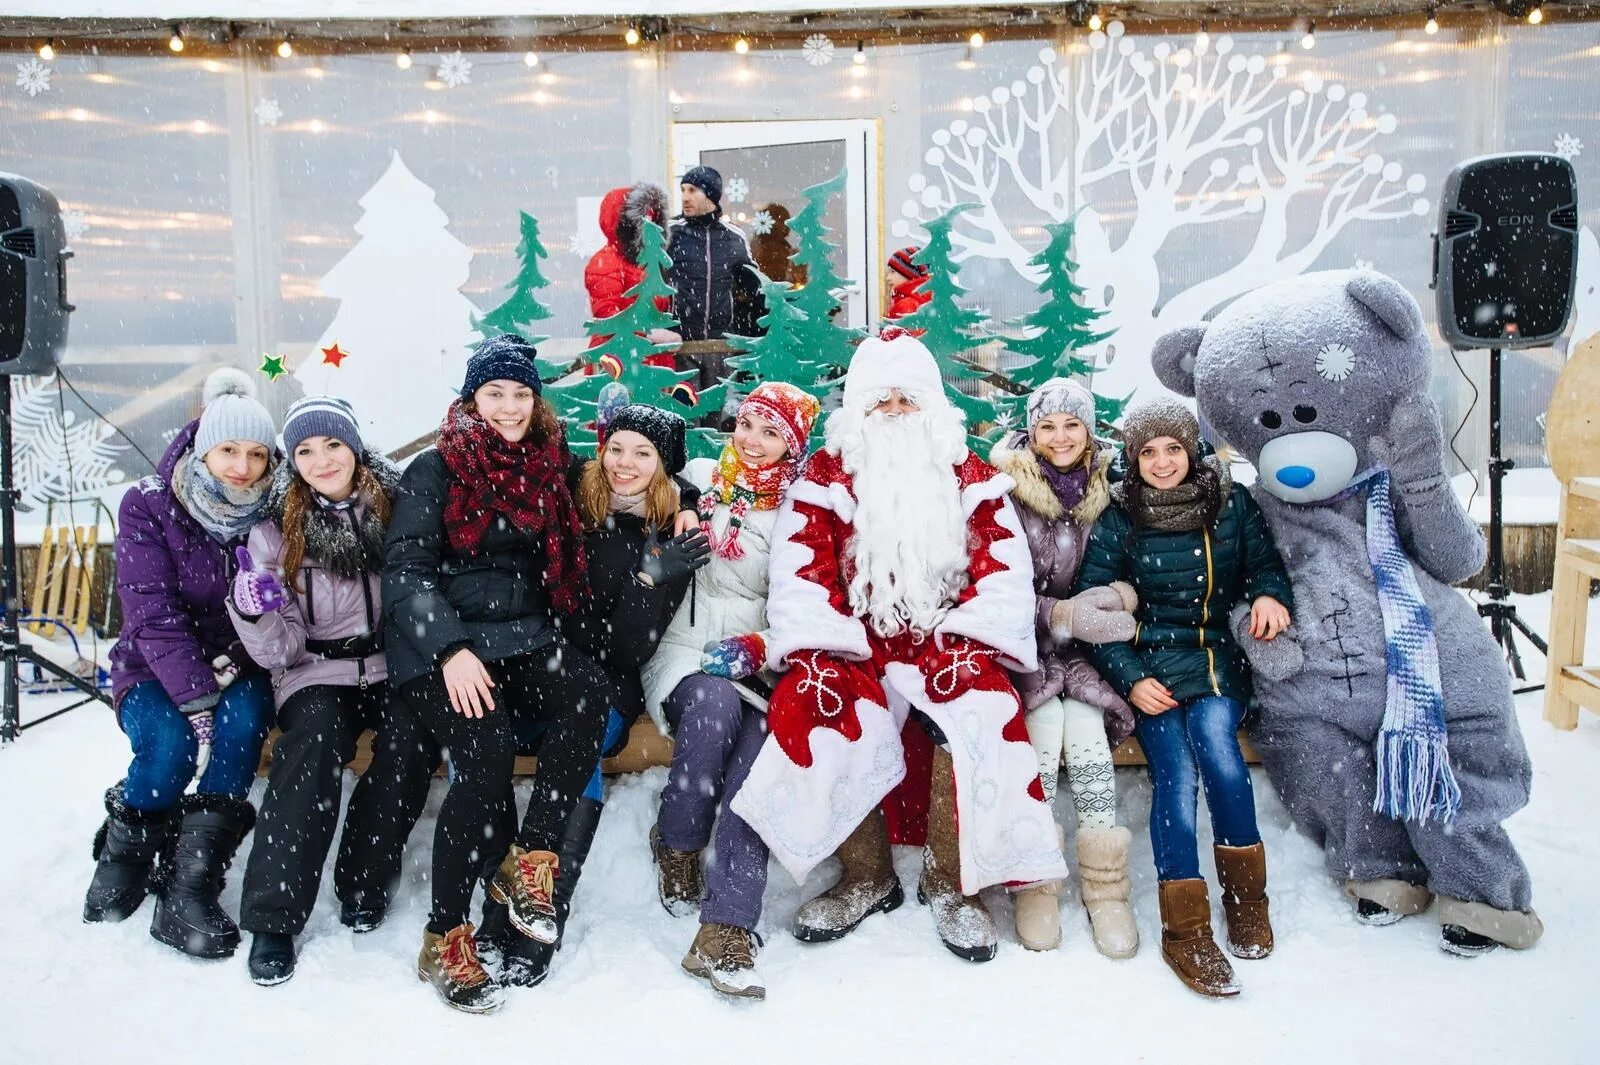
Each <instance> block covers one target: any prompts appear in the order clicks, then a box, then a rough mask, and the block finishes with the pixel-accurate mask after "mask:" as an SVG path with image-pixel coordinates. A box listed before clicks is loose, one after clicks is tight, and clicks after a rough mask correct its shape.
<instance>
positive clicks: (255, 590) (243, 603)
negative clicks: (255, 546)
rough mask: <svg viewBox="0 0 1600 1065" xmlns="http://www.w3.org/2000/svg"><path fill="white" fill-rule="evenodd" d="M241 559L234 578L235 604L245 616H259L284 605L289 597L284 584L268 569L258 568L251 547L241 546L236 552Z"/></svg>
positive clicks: (236, 556) (236, 555)
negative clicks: (251, 553) (252, 556)
mask: <svg viewBox="0 0 1600 1065" xmlns="http://www.w3.org/2000/svg"><path fill="white" fill-rule="evenodd" d="M234 557H235V558H237V559H238V560H239V572H238V573H237V574H236V575H235V576H234V578H233V605H234V606H235V607H236V608H237V609H238V611H239V613H241V614H243V615H244V616H245V617H249V618H258V617H260V616H261V615H263V614H267V613H271V612H272V611H274V610H277V609H278V608H280V607H282V606H283V604H284V603H285V602H286V601H287V599H288V597H287V596H285V595H284V594H283V585H281V584H279V583H278V578H276V577H274V576H273V575H272V574H270V573H268V572H267V571H266V570H259V569H256V564H255V561H254V560H253V559H252V558H251V557H250V549H249V548H247V547H241V548H239V549H238V550H236V551H235V552H234Z"/></svg>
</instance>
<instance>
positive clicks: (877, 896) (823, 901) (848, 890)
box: [794, 808, 906, 943]
mask: <svg viewBox="0 0 1600 1065" xmlns="http://www.w3.org/2000/svg"><path fill="white" fill-rule="evenodd" d="M834 854H835V855H836V856H837V857H838V859H839V866H840V868H839V882H838V883H837V884H834V885H833V887H831V888H829V889H828V890H827V891H824V892H823V893H822V894H820V895H818V896H817V897H816V898H814V899H812V900H811V901H810V902H807V903H805V904H804V905H802V906H801V907H800V909H798V910H797V911H795V915H794V937H795V938H796V939H798V940H799V941H800V942H802V943H831V942H833V941H834V940H835V939H843V938H844V937H845V936H847V935H849V934H850V933H851V932H854V931H855V930H856V927H857V926H858V925H860V924H861V922H862V921H865V920H866V919H867V918H868V917H871V916H872V915H873V914H875V913H888V912H890V911H891V910H897V909H899V908H900V905H901V903H903V902H905V901H906V893H905V891H904V889H902V888H901V887H900V878H899V877H897V876H895V875H894V861H893V858H892V856H891V854H890V851H889V825H888V822H886V821H885V820H884V818H883V810H882V809H881V808H878V809H874V810H873V811H872V812H871V813H869V814H868V815H867V816H866V818H865V819H863V820H862V822H861V823H860V824H859V825H857V826H856V830H855V831H854V832H852V833H850V835H849V836H848V837H847V838H846V839H845V841H844V842H843V843H841V844H839V849H838V850H837V851H834Z"/></svg>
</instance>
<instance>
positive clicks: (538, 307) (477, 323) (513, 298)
mask: <svg viewBox="0 0 1600 1065" xmlns="http://www.w3.org/2000/svg"><path fill="white" fill-rule="evenodd" d="M519 213H520V215H521V219H522V220H521V228H522V240H521V241H520V242H519V243H518V244H517V261H518V262H519V263H520V264H521V265H520V266H519V267H518V269H517V276H516V277H515V278H513V279H512V281H511V283H510V284H508V285H506V288H508V289H510V290H511V295H509V296H507V297H506V299H505V302H503V303H501V304H500V305H499V306H498V307H496V308H495V309H494V310H492V311H490V312H489V313H488V314H486V315H484V316H483V317H482V318H479V317H477V316H476V315H474V316H473V320H472V328H474V329H476V330H477V331H478V332H479V333H481V334H483V336H484V338H485V339H487V338H488V337H492V336H499V335H500V334H502V333H512V334H515V335H516V336H520V337H522V339H524V340H526V341H527V342H528V343H530V344H538V343H540V342H541V341H544V340H547V339H548V338H547V337H544V336H540V335H538V334H536V333H534V332H533V329H532V326H533V325H534V323H535V322H542V321H544V320H545V319H546V318H549V317H550V308H548V307H546V306H545V305H544V304H543V303H540V302H539V298H538V296H536V295H534V293H535V292H537V291H538V290H539V289H541V288H548V287H549V285H550V281H549V279H548V278H546V277H545V276H544V274H543V273H542V272H541V271H540V269H539V260H540V259H548V258H549V257H550V253H549V252H548V251H546V250H545V247H544V244H543V243H541V242H540V240H539V220H538V219H537V218H535V217H533V215H531V214H529V213H528V212H527V211H522V212H519Z"/></svg>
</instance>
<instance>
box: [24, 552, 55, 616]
mask: <svg viewBox="0 0 1600 1065" xmlns="http://www.w3.org/2000/svg"><path fill="white" fill-rule="evenodd" d="M55 532H56V531H55V528H54V527H53V526H50V525H46V526H45V527H44V532H43V533H42V534H41V535H40V538H39V557H38V559H37V560H36V561H35V563H34V567H33V588H32V589H31V590H32V592H33V596H32V599H33V607H32V609H31V610H29V611H28V612H29V613H30V614H32V615H33V616H34V617H36V618H39V617H43V616H44V597H45V592H46V590H47V589H48V588H49V585H50V555H51V548H52V547H53V546H54V540H55ZM44 628H45V627H44V626H43V625H41V624H39V623H38V622H37V621H35V622H34V623H33V624H31V625H29V626H28V629H29V631H31V632H35V633H39V632H43V631H44Z"/></svg>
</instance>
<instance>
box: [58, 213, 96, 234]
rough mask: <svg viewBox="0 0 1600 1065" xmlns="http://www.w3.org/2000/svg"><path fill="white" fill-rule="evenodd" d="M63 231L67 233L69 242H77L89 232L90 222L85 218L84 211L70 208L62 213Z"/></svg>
mask: <svg viewBox="0 0 1600 1065" xmlns="http://www.w3.org/2000/svg"><path fill="white" fill-rule="evenodd" d="M61 229H62V232H64V233H66V235H67V239H68V240H77V239H78V238H79V237H81V236H83V235H84V234H85V233H87V232H89V220H88V219H87V218H85V217H84V216H83V212H82V211H79V210H76V209H74V208H71V207H68V208H65V209H63V210H62V212H61Z"/></svg>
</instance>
